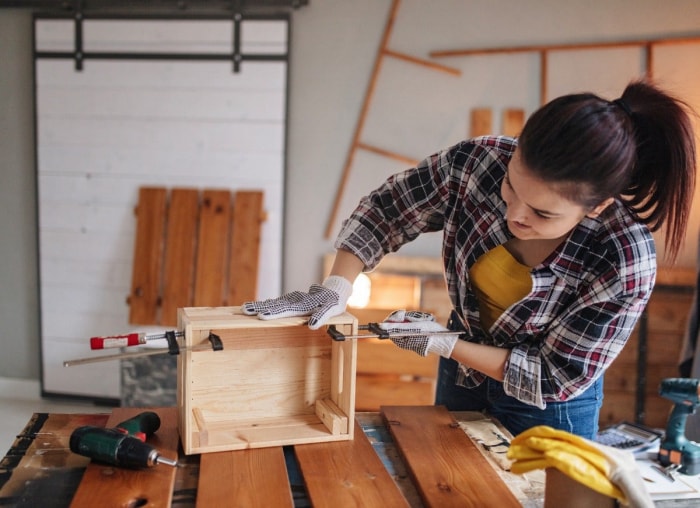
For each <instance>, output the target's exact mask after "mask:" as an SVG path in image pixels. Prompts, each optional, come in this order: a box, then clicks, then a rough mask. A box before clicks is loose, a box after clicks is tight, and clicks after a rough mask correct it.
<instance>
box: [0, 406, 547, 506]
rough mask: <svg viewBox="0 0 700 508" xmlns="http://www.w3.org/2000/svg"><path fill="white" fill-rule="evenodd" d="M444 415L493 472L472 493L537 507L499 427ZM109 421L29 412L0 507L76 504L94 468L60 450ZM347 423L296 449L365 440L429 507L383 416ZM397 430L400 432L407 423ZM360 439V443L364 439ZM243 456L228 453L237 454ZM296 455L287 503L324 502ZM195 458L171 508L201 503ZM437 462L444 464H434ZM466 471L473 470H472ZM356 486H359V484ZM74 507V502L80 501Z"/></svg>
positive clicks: (404, 489)
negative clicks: (330, 437)
mask: <svg viewBox="0 0 700 508" xmlns="http://www.w3.org/2000/svg"><path fill="white" fill-rule="evenodd" d="M168 409H170V408H168ZM449 415H451V416H452V417H453V418H454V421H456V422H458V427H457V428H459V429H461V430H462V431H464V434H466V435H467V436H470V440H471V441H472V442H473V443H475V444H476V446H475V447H474V448H475V449H478V450H479V451H480V453H482V456H483V457H484V458H486V460H487V461H488V464H489V465H490V466H491V468H492V471H489V473H495V475H496V476H495V478H496V480H495V482H492V484H491V485H490V486H489V485H479V486H477V487H478V488H480V489H484V490H485V491H486V492H494V493H495V492H498V488H497V487H502V486H503V485H505V486H506V487H507V489H505V490H507V491H509V492H510V493H512V496H513V498H515V499H517V503H515V504H516V505H521V506H525V507H533V508H534V507H540V506H542V504H543V497H544V478H545V476H544V471H533V472H531V473H528V474H527V475H514V474H511V473H510V472H508V471H507V470H506V469H507V467H508V464H509V463H508V460H507V459H506V458H505V451H506V449H507V447H506V443H507V440H508V439H509V438H510V435H509V434H508V433H507V431H506V430H505V429H503V428H502V427H501V426H500V424H498V423H497V422H494V421H493V420H491V419H489V418H487V417H486V416H484V415H483V414H481V413H473V412H453V413H449ZM109 416H110V415H107V414H47V413H36V414H34V415H33V416H32V418H31V420H30V421H29V422H28V423H27V425H26V427H25V428H24V429H23V430H22V432H21V433H20V434H19V435H18V437H17V439H16V441H15V442H14V444H13V446H12V448H11V449H10V450H9V452H8V453H7V455H6V456H5V458H4V459H3V461H2V463H0V505H1V506H13V507H17V508H24V507H27V508H28V507H32V508H33V507H36V506H41V507H44V508H52V507H55V508H59V507H67V506H76V498H77V497H79V496H77V495H76V490H79V487H80V488H82V487H83V486H84V483H85V481H86V480H85V479H86V478H87V477H88V476H89V475H88V474H87V473H86V470H88V471H89V468H90V467H93V466H96V465H95V464H94V463H92V464H90V460H89V459H88V458H86V457H81V456H79V455H76V454H73V453H71V452H70V450H69V449H68V440H69V437H70V434H71V432H72V431H73V430H74V429H75V428H77V427H79V426H82V425H96V426H105V424H106V423H107V421H108V418H109ZM393 418H394V419H395V420H396V419H397V416H396V414H394V416H393ZM355 420H356V423H357V425H358V427H359V428H361V431H362V432H357V431H356V434H355V435H356V438H355V439H354V440H353V441H349V442H347V441H346V442H344V443H322V444H311V445H301V446H302V447H306V448H304V453H305V454H307V455H308V454H309V453H310V454H311V455H314V453H315V451H316V450H322V449H324V447H329V446H330V447H336V448H334V450H336V451H335V452H334V453H338V451H342V450H346V451H347V450H355V449H356V448H357V447H360V446H362V443H363V442H369V443H371V446H372V448H373V449H374V450H375V451H376V455H377V456H378V457H379V459H380V460H381V466H380V467H383V468H384V469H386V472H388V473H389V475H390V477H391V478H392V479H393V480H394V483H395V485H396V486H397V487H398V490H399V491H400V492H401V494H402V495H403V497H404V498H405V500H406V506H411V507H422V506H426V505H430V504H431V503H426V502H424V499H423V496H425V490H429V489H426V488H425V487H424V486H421V485H418V484H417V483H416V481H415V478H414V474H413V472H412V471H411V464H410V463H407V462H406V460H405V456H403V453H399V450H398V448H397V446H396V443H395V441H394V438H393V436H392V432H390V431H389V429H388V428H387V421H386V419H385V418H383V415H382V414H380V413H357V414H356V419H355ZM395 423H396V422H395ZM404 426H405V427H408V425H404ZM159 432H163V429H162V428H161V430H159ZM358 434H360V435H358ZM365 437H366V439H364V438H365ZM156 446H157V445H156ZM297 448H299V447H297ZM269 450H271V449H269ZM247 451H248V450H243V451H239V452H229V453H233V454H241V453H243V452H247ZM299 453H300V450H299V449H297V450H296V451H295V450H294V447H291V446H289V447H283V454H284V462H285V464H286V469H287V479H286V480H285V482H287V481H288V483H289V490H290V491H291V493H292V497H293V502H292V506H294V507H307V506H323V505H326V503H325V501H323V500H319V499H318V498H316V499H314V500H313V501H312V499H311V496H310V493H309V492H308V489H307V486H311V484H312V483H313V481H314V480H313V478H311V477H312V476H313V475H314V474H315V473H314V471H310V470H309V469H308V467H307V468H306V469H304V468H301V467H300V465H299V462H298V460H297V456H298V455H299ZM351 454H352V455H353V460H354V456H355V452H354V451H353V452H352V453H351ZM207 455H211V454H207ZM447 455H449V453H446V454H445V456H444V457H442V458H441V457H440V452H439V451H438V450H435V456H434V457H431V458H434V460H435V463H438V462H449V460H452V459H453V458H452V457H448V456H447ZM212 456H213V455H212ZM201 457H202V456H200V455H189V456H186V455H184V454H182V451H181V450H180V453H179V456H178V460H179V462H180V466H181V467H178V468H177V469H176V470H175V480H174V484H173V487H172V498H171V499H172V500H171V506H176V507H185V508H189V507H195V506H198V501H201V498H202V492H198V489H199V490H201V489H202V487H201V483H200V476H201V475H200V472H201V473H202V474H204V473H203V470H200V466H201V465H202V464H203V463H200V459H201ZM414 457H415V455H414ZM208 458H211V457H208ZM302 458H303V454H302ZM443 458H444V460H442V459H443ZM344 461H345V458H343V457H338V458H337V462H338V464H337V465H338V469H339V470H345V469H346V467H347V463H346V462H344ZM414 461H416V459H414ZM312 463H316V464H321V462H320V459H319V458H318V456H314V459H313V461H312ZM98 467H100V471H99V473H97V474H98V475H102V476H105V475H111V474H115V475H119V474H121V471H115V468H112V467H110V466H105V465H102V466H99V465H98ZM323 467H324V468H325V469H324V470H323V471H322V472H320V473H319V472H318V471H317V472H316V474H320V475H321V478H320V479H321V481H324V478H323V475H327V478H325V479H327V480H328V482H329V484H330V483H331V482H332V481H333V480H337V479H333V478H331V475H332V474H333V471H332V469H333V465H332V464H331V465H328V464H326V465H325V466H323ZM362 467H365V468H366V472H365V474H366V476H367V477H368V479H369V480H370V481H374V480H375V479H376V478H375V476H377V475H375V473H376V472H377V470H376V469H375V470H374V471H375V472H374V473H373V472H372V471H373V470H372V467H373V466H369V465H364V464H363V466H362ZM156 468H159V469H160V470H161V471H163V473H164V474H168V467H167V466H164V465H158V466H156V467H155V468H152V469H156ZM163 468H165V469H163ZM151 472H152V470H151V469H149V470H147V471H145V472H144V474H150V473H151ZM472 474H474V473H473V472H472ZM423 476H425V475H423ZM231 478H233V475H231ZM499 478H500V480H499ZM235 481H237V480H235ZM343 481H344V482H345V484H346V485H341V488H346V489H347V492H348V494H347V495H348V497H347V498H345V500H347V501H348V502H347V503H346V502H343V503H342V504H343V506H348V505H355V506H367V505H366V504H363V503H365V502H366V501H367V499H368V498H366V497H365V498H362V497H359V498H355V497H352V496H353V495H357V491H354V490H353V487H352V486H351V485H349V483H350V481H349V480H347V479H346V480H343ZM449 481H457V479H456V478H452V479H449V478H448V479H447V480H446V482H445V484H444V485H442V488H443V489H444V491H445V492H443V494H448V495H451V494H456V493H455V492H452V493H451V492H450V486H449V485H448V483H449ZM462 481H463V480H462ZM81 482H82V484H81ZM501 482H502V484H501ZM218 483H221V482H218ZM341 483H342V482H341ZM355 483H356V484H357V485H356V487H358V488H360V487H362V486H361V485H360V484H359V483H360V482H359V481H356V482H355ZM363 488H365V489H366V487H363ZM329 490H332V489H329ZM389 490H390V489H386V488H385V487H382V489H381V492H382V493H383V494H384V493H386V495H388V494H389ZM455 490H456V489H455ZM250 494H251V495H250V498H251V499H254V498H255V497H256V496H255V493H250ZM137 497H138V496H137ZM144 498H147V496H146V495H144ZM491 500H492V501H493V505H494V506H504V505H503V504H501V503H500V502H498V500H497V499H494V498H491ZM329 502H330V500H329ZM139 503H141V504H139ZM77 504H78V505H80V504H81V503H77ZM235 505H236V506H249V505H251V504H250V503H246V502H241V501H240V497H239V501H238V502H236V503H235ZM252 505H255V503H252ZM506 505H510V504H506ZM101 506H110V504H109V500H108V499H107V500H105V502H104V504H102V503H101ZM120 506H121V505H120ZM129 506H159V504H158V503H152V502H146V501H145V500H143V499H141V500H139V499H136V501H135V504H130V505H129ZM199 506H202V505H199ZM221 506H223V505H221ZM338 506H339V505H338V504H335V506H334V508H338ZM382 506H389V504H382Z"/></svg>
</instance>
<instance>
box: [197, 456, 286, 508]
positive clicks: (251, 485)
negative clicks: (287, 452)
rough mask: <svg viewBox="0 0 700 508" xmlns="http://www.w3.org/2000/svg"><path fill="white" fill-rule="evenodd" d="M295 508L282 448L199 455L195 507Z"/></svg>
mask: <svg viewBox="0 0 700 508" xmlns="http://www.w3.org/2000/svg"><path fill="white" fill-rule="evenodd" d="M213 506H245V507H246V508H256V507H259V508H267V507H270V506H274V507H275V508H278V507H279V508H284V507H292V506H294V502H293V499H292V491H291V489H290V488H289V479H288V477H287V467H286V464H285V461H284V452H283V450H282V447H280V446H277V447H270V448H254V449H249V450H236V451H230V452H214V453H205V454H202V456H201V458H200V465H199V483H198V486H197V507H198V508H210V507H213Z"/></svg>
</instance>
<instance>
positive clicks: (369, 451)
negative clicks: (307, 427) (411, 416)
mask: <svg viewBox="0 0 700 508" xmlns="http://www.w3.org/2000/svg"><path fill="white" fill-rule="evenodd" d="M294 452H295V454H296V457H297V460H298V461H299V468H300V470H301V474H302V476H303V478H304V483H305V484H306V488H307V490H308V494H309V499H310V500H311V504H312V505H313V506H314V507H328V508H336V507H339V506H343V507H346V506H347V507H350V506H357V507H365V506H392V507H397V508H398V507H406V508H408V506H409V504H408V502H407V501H406V498H404V496H403V495H402V494H401V491H400V490H399V488H398V486H397V485H396V483H394V480H393V479H392V477H391V475H390V474H389V472H388V471H387V469H386V468H385V467H384V465H383V464H382V461H381V460H380V459H379V456H378V455H377V454H376V453H375V452H374V449H373V448H372V445H371V444H370V442H369V440H368V439H367V436H365V434H364V433H363V432H362V428H361V427H360V425H359V424H358V423H357V422H355V433H354V439H353V440H352V441H338V442H329V443H319V444H311V445H297V446H295V447H294Z"/></svg>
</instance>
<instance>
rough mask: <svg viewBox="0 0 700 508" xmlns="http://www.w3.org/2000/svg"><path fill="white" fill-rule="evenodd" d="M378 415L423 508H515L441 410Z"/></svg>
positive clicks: (398, 409) (390, 409)
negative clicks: (398, 453)
mask: <svg viewBox="0 0 700 508" xmlns="http://www.w3.org/2000/svg"><path fill="white" fill-rule="evenodd" d="M381 411H382V414H383V416H384V419H385V421H386V423H387V425H388V427H389V430H390V431H391V434H392V436H393V438H394V441H395V442H396V444H397V446H398V448H399V451H400V453H401V455H402V457H403V459H404V462H405V463H406V466H407V468H408V470H409V472H410V474H411V478H412V479H413V481H414V483H415V485H416V488H417V489H418V492H419V493H420V495H421V498H422V499H423V502H424V503H425V506H428V507H439V508H447V507H451V506H455V507H460V508H464V507H475V508H481V507H483V506H498V507H499V508H507V507H511V506H512V507H516V506H521V505H520V503H519V502H518V500H517V499H516V498H515V496H514V495H513V493H512V492H511V491H510V490H509V489H508V487H507V486H506V484H505V483H504V482H503V480H501V478H500V477H499V476H498V474H497V473H496V472H495V471H494V470H493V468H492V467H491V465H490V464H489V463H488V461H487V459H486V458H485V457H484V456H483V455H482V454H481V452H480V451H479V450H478V449H477V447H476V445H475V444H474V443H473V442H472V441H471V440H470V439H469V437H467V435H466V434H465V433H464V431H463V430H462V429H461V428H460V426H459V423H457V421H456V420H455V419H454V418H453V417H452V415H450V413H449V412H448V411H447V409H445V407H444V406H383V407H382V408H381Z"/></svg>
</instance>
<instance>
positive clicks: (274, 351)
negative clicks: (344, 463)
mask: <svg viewBox="0 0 700 508" xmlns="http://www.w3.org/2000/svg"><path fill="white" fill-rule="evenodd" d="M178 315H179V317H178V329H179V330H181V331H183V332H184V335H185V339H184V342H185V346H186V347H187V348H188V350H187V351H184V352H182V353H181V354H180V355H178V407H179V410H180V434H181V438H182V443H183V448H184V450H185V453H187V454H192V453H206V452H216V451H226V450H241V449H247V448H260V447H268V446H282V445H289V444H301V443H312V442H325V441H341V440H347V439H352V435H353V426H352V421H353V418H354V412H355V372H356V362H357V344H356V341H352V340H348V341H342V342H339V341H334V340H332V339H331V338H330V336H329V335H328V334H327V332H326V328H325V327H322V328H321V329H320V330H310V329H309V328H308V326H307V320H306V318H283V319H274V320H270V321H263V320H260V319H258V318H257V317H256V316H246V315H244V314H243V313H242V312H241V310H240V307H216V308H211V307H209V308H207V307H204V308H202V307H192V308H184V309H180V310H179V313H178ZM328 325H335V326H336V327H337V328H338V329H339V330H340V331H341V333H345V334H350V333H356V330H357V320H356V319H355V318H354V317H353V316H351V315H349V314H343V315H341V316H337V317H335V318H332V319H331V320H330V321H329V323H328ZM210 333H214V334H216V335H217V336H219V337H220V339H221V341H222V343H223V350H222V351H212V350H211V349H210V348H208V347H207V345H208V344H209V341H208V337H209V334H210ZM202 346H204V347H205V348H204V349H205V350H203V351H202V350H199V351H192V350H191V348H195V347H196V348H198V349H199V348H201V347H202Z"/></svg>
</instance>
